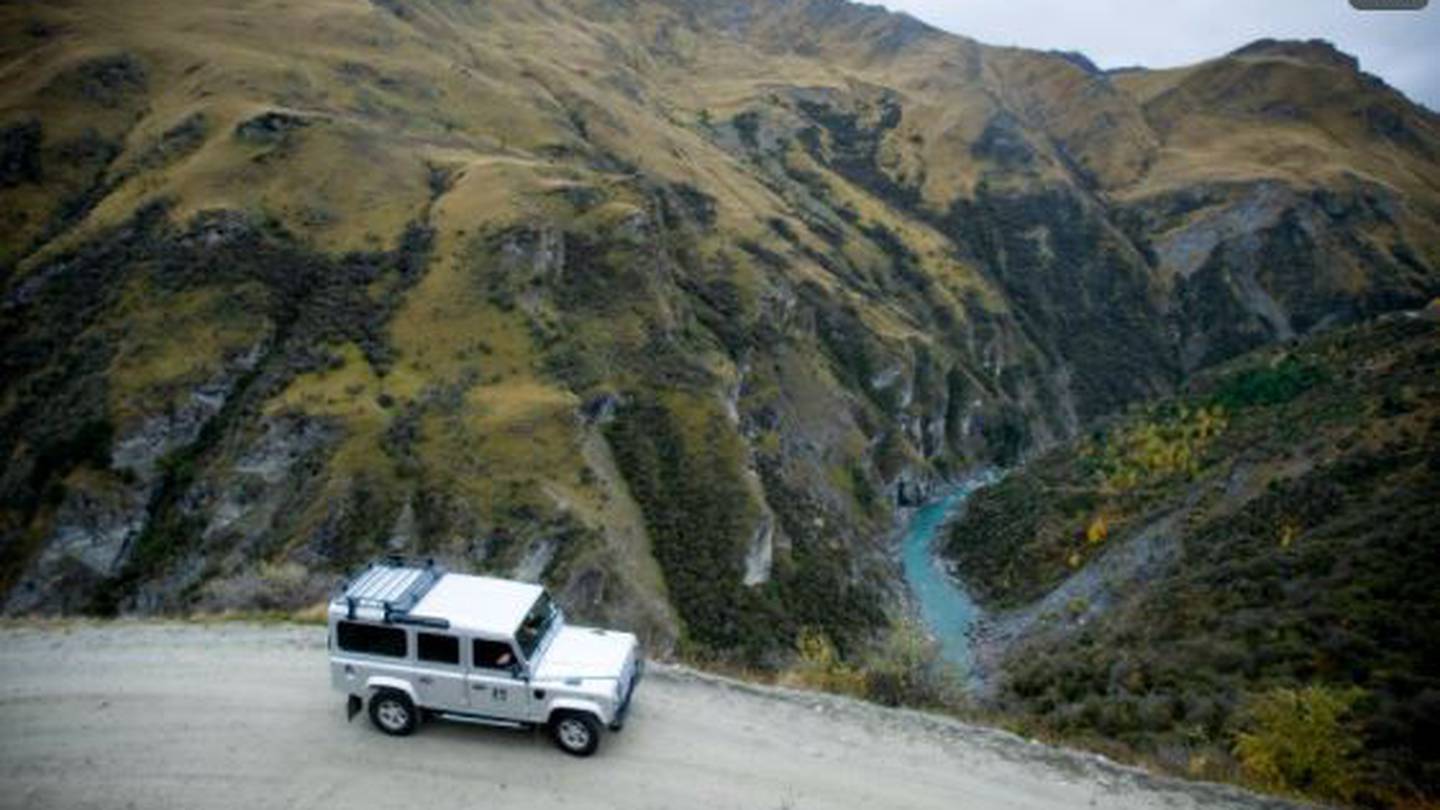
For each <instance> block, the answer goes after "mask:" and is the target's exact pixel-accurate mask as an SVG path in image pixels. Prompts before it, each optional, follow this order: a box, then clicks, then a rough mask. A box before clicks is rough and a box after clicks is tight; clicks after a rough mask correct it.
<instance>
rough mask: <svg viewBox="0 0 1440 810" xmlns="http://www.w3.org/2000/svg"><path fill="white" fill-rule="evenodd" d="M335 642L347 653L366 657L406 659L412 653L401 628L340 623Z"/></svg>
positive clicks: (336, 628) (336, 630)
mask: <svg viewBox="0 0 1440 810" xmlns="http://www.w3.org/2000/svg"><path fill="white" fill-rule="evenodd" d="M335 641H336V643H338V644H339V645H340V649H342V650H344V651H346V652H353V653H364V654H365V655H384V656H389V657H390V658H404V657H405V656H406V654H408V653H409V652H410V644H409V641H408V639H406V637H405V631H404V630H403V629H402V628H399V627H383V626H381V625H377V624H360V623H359V622H340V623H339V624H337V625H336V626H335Z"/></svg>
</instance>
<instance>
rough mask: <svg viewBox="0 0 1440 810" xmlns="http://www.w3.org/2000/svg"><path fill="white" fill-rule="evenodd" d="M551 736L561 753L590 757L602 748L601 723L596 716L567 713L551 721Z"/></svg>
mask: <svg viewBox="0 0 1440 810" xmlns="http://www.w3.org/2000/svg"><path fill="white" fill-rule="evenodd" d="M550 736H551V737H553V738H554V739H555V745H557V746H559V748H560V750H561V751H564V752H565V753H567V754H571V755H573V756H577V757H588V756H590V755H591V754H593V753H595V749H596V748H599V747H600V721H598V720H596V719H595V717H594V715H589V714H584V713H582V712H565V713H564V714H559V715H556V716H555V719H553V720H551V721H550Z"/></svg>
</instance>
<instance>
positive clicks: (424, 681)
mask: <svg viewBox="0 0 1440 810" xmlns="http://www.w3.org/2000/svg"><path fill="white" fill-rule="evenodd" d="M420 683H421V684H423V685H425V686H429V685H430V684H432V683H434V681H433V680H431V679H430V676H429V675H422V676H421V677H420Z"/></svg>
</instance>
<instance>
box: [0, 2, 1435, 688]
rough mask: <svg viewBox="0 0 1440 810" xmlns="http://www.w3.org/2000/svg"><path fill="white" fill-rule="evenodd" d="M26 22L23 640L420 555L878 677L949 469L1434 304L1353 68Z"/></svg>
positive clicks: (19, 490)
mask: <svg viewBox="0 0 1440 810" xmlns="http://www.w3.org/2000/svg"><path fill="white" fill-rule="evenodd" d="M0 30H3V31H4V32H5V36H4V38H3V42H4V44H3V45H0V76H3V81H0V153H3V160H0V167H3V175H0V195H3V208H4V210H5V211H6V212H7V214H6V216H5V218H4V220H3V222H0V234H3V238H0V244H3V246H4V247H3V251H4V252H3V254H0V267H3V268H4V272H5V276H4V279H5V280H4V287H5V292H4V299H3V308H0V343H3V346H4V360H3V361H0V362H3V366H0V377H3V379H4V383H3V386H4V388H3V393H0V423H3V427H4V430H3V432H0V435H3V438H0V454H3V456H4V457H5V458H6V460H7V461H6V466H5V471H4V474H3V477H0V502H3V514H0V560H3V563H0V588H4V590H5V592H6V594H7V596H6V610H7V611H10V612H27V611H37V610H38V611H46V612H53V611H75V610H101V611H114V610H144V611H166V610H189V609H196V608H201V609H221V608H225V607H231V606H255V605H259V606H290V605H295V604H303V603H305V602H307V601H310V600H313V599H315V598H316V596H317V595H319V594H320V593H322V592H323V590H324V588H325V587H326V586H327V585H328V584H329V582H330V580H331V578H332V577H333V575H334V574H335V572H337V571H339V570H342V569H343V568H344V567H346V566H348V565H350V564H352V563H354V562H355V561H356V560H358V559H361V558H363V557H365V556H367V555H369V554H373V553H376V552H378V551H382V550H387V549H388V550H403V551H411V552H420V553H431V554H437V555H440V556H443V557H446V558H449V559H452V560H455V561H456V562H459V563H460V564H463V565H465V566H472V567H480V568H484V569H486V570H492V571H499V572H503V573H512V574H516V575H521V576H527V577H538V578H543V579H544V580H546V581H547V582H549V583H550V584H552V585H554V586H555V587H556V589H557V591H558V592H559V593H560V594H561V598H562V601H563V602H564V603H565V604H566V605H567V607H568V608H569V609H570V610H571V611H572V612H573V613H575V614H577V615H580V616H583V617H585V618H589V619H596V620H604V621H612V622H617V623H622V624H625V625H627V626H631V627H634V628H636V629H637V630H639V631H641V632H642V633H644V634H645V635H646V636H647V638H649V639H650V640H651V641H652V642H653V643H655V644H656V645H658V646H661V647H664V646H667V645H669V644H671V643H673V642H674V641H676V640H677V639H683V640H684V641H685V642H686V643H688V644H692V648H693V649H694V650H695V651H697V652H699V653H704V654H719V655H737V654H738V655H741V656H743V657H744V658H746V659H748V660H752V661H755V660H766V659H767V658H769V657H770V656H773V655H774V654H776V652H777V651H783V650H784V649H787V648H788V647H789V646H790V645H791V643H792V642H793V639H794V638H795V635H796V633H797V632H798V631H799V629H800V628H801V627H802V626H817V627H819V628H821V629H822V630H823V631H824V632H826V633H827V634H828V635H830V636H832V637H834V638H835V639H836V641H837V643H838V644H839V645H840V646H841V648H842V650H843V649H845V648H846V647H847V646H849V645H853V644H854V643H856V642H858V641H859V640H860V639H863V638H864V637H865V636H866V635H867V634H868V633H869V632H871V631H872V630H873V629H875V628H877V627H879V626H881V624H882V623H883V622H884V620H885V613H886V612H887V610H888V609H889V608H888V607H887V606H893V605H894V604H895V599H894V598H893V597H894V595H895V592H896V582H897V579H898V578H897V576H896V574H895V569H894V565H893V561H892V560H891V558H890V556H889V549H888V548H887V546H886V539H885V538H886V533H887V531H888V529H889V528H890V526H891V525H892V521H893V519H894V514H895V509H896V507H897V505H900V504H905V503H909V502H913V501H914V500H915V499H918V498H920V497H923V495H924V493H925V491H926V490H927V488H928V487H930V486H933V485H934V483H935V482H936V481H938V480H940V478H942V477H943V476H945V475H947V474H949V473H953V472H956V471H959V470H961V469H964V468H966V467H970V466H974V465H977V464H981V463H990V462H998V463H1001V464H1008V463H1011V462H1013V461H1015V460H1016V459H1018V458H1020V457H1021V456H1022V455H1023V454H1025V453H1028V452H1030V451H1031V450H1032V449H1034V448H1040V447H1045V446H1049V445H1052V444H1054V443H1056V442H1059V441H1062V440H1064V439H1066V438H1068V437H1070V436H1073V435H1074V434H1075V433H1076V432H1077V431H1079V430H1080V429H1081V426H1082V425H1083V424H1084V423H1085V422H1086V421H1087V420H1090V419H1093V418H1096V417H1098V416H1100V415H1103V414H1105V413H1108V412H1111V411H1113V410H1115V409H1117V408H1120V407H1122V406H1124V405H1125V404H1126V403H1129V402H1132V401H1135V400H1138V399H1144V398H1148V397H1152V396H1155V395H1159V394H1163V393H1164V392H1167V391H1169V390H1172V388H1173V387H1174V386H1175V385H1176V383H1177V382H1178V381H1179V380H1181V379H1182V377H1183V376H1184V375H1185V374H1187V373H1189V372H1190V371H1192V370H1194V369H1197V368H1199V367H1202V366H1205V365H1208V364H1211V363H1214V362H1218V361H1220V360H1223V359H1225V358H1227V357H1230V356H1233V355H1235V354H1237V353H1239V352H1241V351H1243V350H1246V349H1250V348H1253V347H1255V346H1258V345H1262V344H1265V343H1267V342H1270V341H1273V340H1277V339H1288V338H1290V337H1291V336H1293V335H1296V334H1300V333H1304V332H1306V331H1308V330H1311V329H1314V328H1317V327H1319V326H1323V325H1328V324H1331V323H1335V322H1342V321H1348V320H1354V319H1356V318H1358V317H1361V316H1364V315H1366V314H1369V313H1373V312H1377V311H1383V310H1387V309H1392V308H1395V307H1399V306H1411V305H1418V304H1419V303H1423V302H1424V301H1426V300H1428V299H1429V297H1430V296H1432V295H1433V294H1435V292H1436V291H1437V290H1440V281H1437V277H1436V267H1437V266H1440V239H1437V238H1436V237H1437V235H1440V234H1437V222H1440V216H1437V212H1440V194H1437V189H1440V185H1437V181H1440V163H1437V159H1436V155H1437V154H1440V152H1437V149H1440V126H1437V123H1436V121H1435V118H1434V116H1433V115H1431V114H1429V113H1428V112H1426V111H1424V110H1423V109H1421V108H1418V107H1416V106H1414V105H1411V104H1409V103H1408V102H1407V101H1405V100H1404V99H1403V97H1401V96H1399V95H1398V94H1397V93H1395V92H1394V91H1392V90H1390V89H1388V88H1386V87H1384V86H1383V85H1381V84H1379V83H1378V82H1376V81H1375V80H1372V79H1368V78H1366V77H1364V76H1362V75H1361V74H1359V73H1358V72H1357V71H1356V70H1355V68H1354V65H1353V64H1351V63H1347V62H1346V61H1345V58H1344V57H1342V56H1339V55H1336V54H1334V52H1333V51H1331V50H1329V49H1328V48H1327V47H1325V46H1322V45H1316V44H1295V43H1262V44H1259V45H1257V46H1254V47H1252V48H1250V49H1247V50H1245V51H1242V52H1238V53H1236V54H1232V55H1229V56H1226V57H1222V58H1220V59H1217V60H1215V61H1213V62H1210V63H1206V64H1205V65H1200V66H1196V67H1195V68H1192V69H1189V70H1187V71H1167V72H1161V73H1155V74H1151V73H1132V74H1124V75H1117V76H1113V77H1112V76H1107V75H1105V74H1102V73H1097V72H1095V71H1093V70H1091V69H1088V68H1087V67H1086V66H1085V65H1083V64H1080V63H1077V62H1076V61H1073V60H1071V59H1068V58H1065V57H1064V56H1061V55H1054V54H1040V53H1033V52H1027V51H1021V50H1015V49H997V48H990V47H987V46H984V45H981V44H978V43H975V42H972V41H969V40H965V39H963V38H959V37H954V36H950V35H948V34H943V33H941V32H938V31H935V30H933V29H930V28H928V27H926V26H924V25H922V24H920V23H917V22H916V21H914V20H912V19H909V18H906V17H903V16H897V15H893V14H889V13H886V12H883V11H880V10H878V9H873V8H867V7H863V6H856V5H851V4H848V3H844V2H838V0H776V1H775V2H769V1H768V0H767V1H765V2H762V1H761V0H734V1H733V2H721V3H710V2H706V3H695V2H682V1H681V0H672V1H668V2H667V1H665V0H643V1H642V0H568V1H567V2H546V3H523V2H512V1H511V0H493V2H482V1H481V0H414V2H405V1H404V0H375V2H361V1H360V0H325V2H318V3H305V4H303V5H301V4H283V3H274V2H262V0H235V2H230V3H226V4H223V5H213V4H212V5H205V6H198V7H183V8H177V7H174V6H173V4H164V3H159V2H138V3H130V4H126V5H125V7H124V8H113V7H111V6H106V5H104V4H98V3H92V2H85V1H84V0H74V1H73V2H61V3H38V2H35V3H24V2H22V3H11V4H6V5H5V6H4V7H3V8H0ZM297 31H304V32H305V36H304V37H303V38H300V37H297V36H295V35H293V34H292V32H297ZM1335 88H1343V90H1344V92H1343V93H1335V92H1331V91H1332V90H1333V89H1335ZM1277 99H1278V100H1282V101H1283V100H1284V99H1293V103H1292V106H1291V107H1290V108H1287V107H1285V106H1284V105H1283V104H1278V103H1277ZM837 606H839V607H840V609H837Z"/></svg>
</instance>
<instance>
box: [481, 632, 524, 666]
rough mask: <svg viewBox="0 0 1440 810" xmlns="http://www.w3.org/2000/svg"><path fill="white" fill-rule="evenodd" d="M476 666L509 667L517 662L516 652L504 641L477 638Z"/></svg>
mask: <svg viewBox="0 0 1440 810" xmlns="http://www.w3.org/2000/svg"><path fill="white" fill-rule="evenodd" d="M474 653H475V658H474V660H475V666H476V667H479V668H480V669H509V668H510V666H511V665H512V664H514V663H515V652H514V651H513V650H511V649H510V645H509V644H507V643H505V642H503V641H486V640H485V639H483V638H477V639H475V649H474Z"/></svg>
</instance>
